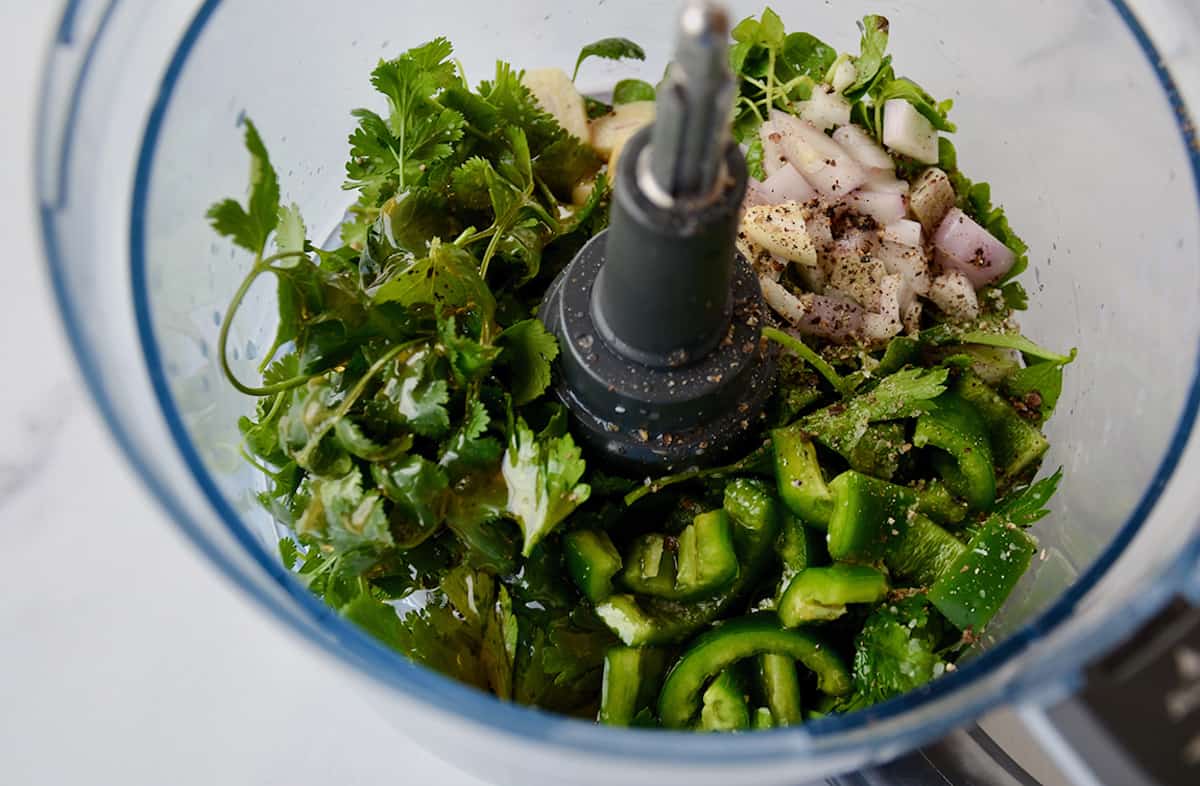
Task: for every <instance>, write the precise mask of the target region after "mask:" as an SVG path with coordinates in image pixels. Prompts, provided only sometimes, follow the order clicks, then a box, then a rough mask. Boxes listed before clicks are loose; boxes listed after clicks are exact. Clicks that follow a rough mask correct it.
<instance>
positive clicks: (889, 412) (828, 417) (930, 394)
mask: <svg viewBox="0 0 1200 786" xmlns="http://www.w3.org/2000/svg"><path fill="white" fill-rule="evenodd" d="M947 375H948V372H947V371H946V369H944V368H939V369H932V370H926V369H920V368H910V369H905V370H903V371H898V372H896V373H895V374H892V375H891V376H888V377H884V378H883V379H882V380H881V381H880V382H879V384H878V385H877V386H876V387H875V388H874V389H873V390H871V391H868V392H866V393H861V394H859V395H857V396H855V397H853V398H851V399H848V400H846V401H845V402H842V403H838V404H833V405H831V406H828V407H826V408H825V409H821V410H817V411H816V412H814V413H812V414H811V415H807V416H805V417H804V418H801V420H800V423H801V424H802V425H803V427H804V429H805V430H807V431H809V432H811V433H812V434H813V435H814V436H815V437H816V438H817V439H819V440H820V441H821V442H823V443H824V444H825V445H826V446H828V447H829V448H831V449H833V450H835V451H837V452H838V453H840V454H842V455H843V456H849V455H851V454H852V452H853V450H854V448H855V446H856V445H857V444H858V442H859V440H861V439H862V437H863V434H865V433H866V431H867V426H869V425H870V424H871V423H875V422H878V421H883V420H899V419H902V418H911V417H916V416H917V415H920V414H921V413H922V412H925V411H926V410H928V409H929V406H930V404H929V402H930V400H931V399H934V398H937V397H938V396H940V395H941V394H942V393H944V392H945V391H946V378H947Z"/></svg>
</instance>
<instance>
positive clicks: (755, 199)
mask: <svg viewBox="0 0 1200 786" xmlns="http://www.w3.org/2000/svg"><path fill="white" fill-rule="evenodd" d="M770 203H771V200H770V199H769V198H768V196H767V192H766V190H764V189H763V184H762V181H761V180H755V179H754V178H752V177H751V178H748V179H747V181H746V196H745V198H744V199H743V200H742V207H743V208H750V207H754V206H755V205H768V204H770Z"/></svg>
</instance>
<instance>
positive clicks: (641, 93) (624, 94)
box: [613, 79, 654, 104]
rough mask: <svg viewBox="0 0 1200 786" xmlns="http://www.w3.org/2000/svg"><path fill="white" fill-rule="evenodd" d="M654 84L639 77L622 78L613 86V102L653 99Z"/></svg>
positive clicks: (623, 102) (624, 102)
mask: <svg viewBox="0 0 1200 786" xmlns="http://www.w3.org/2000/svg"><path fill="white" fill-rule="evenodd" d="M653 100H654V85H652V84H650V83H649V82H643V81H642V80H641V79H622V80H621V81H620V82H617V84H616V86H614V87H613V103H614V104H629V103H632V102H634V101H653Z"/></svg>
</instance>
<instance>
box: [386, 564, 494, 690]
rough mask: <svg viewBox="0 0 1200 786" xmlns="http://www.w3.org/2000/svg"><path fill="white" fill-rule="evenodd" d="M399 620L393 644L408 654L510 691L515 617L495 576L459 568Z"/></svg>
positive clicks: (477, 683) (474, 681)
mask: <svg viewBox="0 0 1200 786" xmlns="http://www.w3.org/2000/svg"><path fill="white" fill-rule="evenodd" d="M399 620H400V623H399V628H398V629H396V630H395V639H394V646H395V647H396V649H398V650H400V651H401V652H403V653H404V654H405V655H407V656H408V657H409V658H411V659H412V660H414V661H416V662H417V663H420V664H422V665H424V666H427V667H428V668H431V669H434V670H436V671H440V672H442V673H443V674H445V675H447V676H449V677H453V678H454V679H457V680H459V681H460V682H465V683H466V684H468V685H474V686H475V687H477V688H480V689H482V690H490V691H492V692H493V693H496V694H497V695H501V696H506V697H507V696H509V695H511V685H512V666H511V664H512V662H513V660H515V657H516V643H517V642H516V637H515V635H514V630H515V626H516V618H515V617H514V615H513V613H512V607H511V601H509V600H507V592H506V591H504V588H503V586H502V585H498V584H497V582H496V580H495V579H494V578H492V576H490V575H489V574H487V573H485V572H482V571H475V570H472V569H470V568H467V567H465V566H460V567H458V568H455V569H454V570H452V571H450V572H449V573H448V574H447V575H446V577H445V578H444V579H443V580H442V582H441V585H440V586H439V587H438V589H437V590H434V591H433V592H431V593H430V597H429V600H428V602H427V603H425V604H424V605H423V606H422V607H421V608H419V609H416V610H413V611H409V612H407V613H406V614H404V616H402V617H400V618H399ZM489 630H490V631H491V632H489Z"/></svg>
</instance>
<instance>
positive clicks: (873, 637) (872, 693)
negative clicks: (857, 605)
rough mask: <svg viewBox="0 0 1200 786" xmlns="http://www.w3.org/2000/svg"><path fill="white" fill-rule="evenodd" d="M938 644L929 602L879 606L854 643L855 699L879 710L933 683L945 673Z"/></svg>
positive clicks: (917, 600)
mask: <svg viewBox="0 0 1200 786" xmlns="http://www.w3.org/2000/svg"><path fill="white" fill-rule="evenodd" d="M939 638H940V631H939V630H938V624H937V621H936V620H935V619H934V617H933V613H932V612H931V610H930V608H929V601H927V600H926V599H925V597H924V596H921V595H917V596H914V597H911V598H908V599H906V600H902V601H899V602H897V603H892V604H888V603H885V604H883V605H881V606H879V607H878V608H877V609H876V610H875V612H874V613H873V614H872V615H871V616H870V617H868V618H867V621H866V623H865V624H864V625H863V627H862V630H861V631H859V633H858V635H857V636H856V637H855V639H854V649H855V651H854V688H855V693H856V694H857V695H858V696H860V697H862V698H864V699H866V702H867V703H868V704H874V703H876V702H881V701H886V700H888V699H890V698H893V697H895V696H899V695H900V694H902V693H907V692H908V691H910V690H913V689H914V688H918V687H920V686H921V685H924V684H925V683H926V682H929V681H930V680H931V679H933V678H934V677H935V676H937V675H938V674H940V673H941V670H942V669H944V668H945V662H944V661H943V660H942V659H941V657H940V656H939V655H938V654H937V644H938V639H939Z"/></svg>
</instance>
